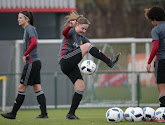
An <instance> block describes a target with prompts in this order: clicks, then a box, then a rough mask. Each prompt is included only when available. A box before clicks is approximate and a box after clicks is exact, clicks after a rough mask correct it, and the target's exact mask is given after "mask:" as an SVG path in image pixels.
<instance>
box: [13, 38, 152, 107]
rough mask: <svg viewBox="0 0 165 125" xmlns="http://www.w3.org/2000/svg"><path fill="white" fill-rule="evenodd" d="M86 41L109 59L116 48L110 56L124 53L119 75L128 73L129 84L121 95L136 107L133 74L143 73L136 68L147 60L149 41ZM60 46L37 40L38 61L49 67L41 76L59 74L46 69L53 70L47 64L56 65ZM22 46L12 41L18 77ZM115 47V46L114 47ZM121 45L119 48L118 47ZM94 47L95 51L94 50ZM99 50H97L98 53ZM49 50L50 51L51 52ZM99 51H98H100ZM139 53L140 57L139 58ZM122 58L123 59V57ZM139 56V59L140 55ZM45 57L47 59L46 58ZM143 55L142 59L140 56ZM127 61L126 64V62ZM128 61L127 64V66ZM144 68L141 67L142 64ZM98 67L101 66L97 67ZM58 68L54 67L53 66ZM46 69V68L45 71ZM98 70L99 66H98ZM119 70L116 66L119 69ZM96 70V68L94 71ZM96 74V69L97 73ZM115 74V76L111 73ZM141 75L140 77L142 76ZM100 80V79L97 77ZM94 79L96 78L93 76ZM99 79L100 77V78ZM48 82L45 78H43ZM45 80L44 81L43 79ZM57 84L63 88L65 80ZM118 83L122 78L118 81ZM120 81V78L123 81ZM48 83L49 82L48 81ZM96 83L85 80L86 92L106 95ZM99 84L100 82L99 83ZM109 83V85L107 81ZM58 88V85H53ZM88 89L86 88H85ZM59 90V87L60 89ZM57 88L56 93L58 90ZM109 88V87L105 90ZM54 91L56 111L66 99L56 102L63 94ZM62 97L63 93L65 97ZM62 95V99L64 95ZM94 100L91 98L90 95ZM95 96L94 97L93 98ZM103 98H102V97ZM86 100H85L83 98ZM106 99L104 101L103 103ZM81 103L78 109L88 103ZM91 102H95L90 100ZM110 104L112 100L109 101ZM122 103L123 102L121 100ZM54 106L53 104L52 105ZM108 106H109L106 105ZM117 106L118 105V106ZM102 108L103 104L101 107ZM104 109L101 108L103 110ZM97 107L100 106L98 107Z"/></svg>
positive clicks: (106, 39)
mask: <svg viewBox="0 0 165 125" xmlns="http://www.w3.org/2000/svg"><path fill="white" fill-rule="evenodd" d="M89 40H90V42H91V43H92V44H94V45H98V46H99V47H100V46H101V47H100V48H102V51H103V52H104V51H105V52H106V50H108V52H110V54H111V55H112V53H113V49H114V48H113V47H116V48H115V49H114V50H115V51H114V53H117V52H120V50H122V49H123V50H125V51H123V50H122V51H123V53H122V57H123V58H124V61H127V62H124V61H123V60H122V61H121V63H122V66H123V67H124V68H123V67H122V69H124V70H123V71H127V70H128V71H130V72H131V73H127V76H126V77H128V78H127V79H128V80H129V84H128V83H127V84H128V87H127V88H126V90H128V89H129V92H128V93H125V95H126V96H129V97H128V98H129V100H128V101H129V104H130V105H133V106H135V105H136V103H137V101H136V96H137V95H136V73H137V71H144V68H143V70H141V69H137V67H138V66H137V64H141V63H143V62H141V60H145V61H146V60H147V59H148V57H149V53H150V46H151V42H152V39H151V38H103V39H89ZM61 42H62V39H39V40H38V43H39V47H38V48H39V51H40V52H43V53H41V54H40V53H39V54H40V55H41V56H40V57H41V58H42V60H44V61H45V60H48V61H47V62H46V63H45V64H47V65H46V66H47V67H49V68H48V69H49V70H47V69H44V70H43V72H45V71H46V72H47V71H52V72H58V71H59V69H60V68H59V67H58V68H56V69H57V70H56V69H55V68H54V69H55V70H52V69H53V68H52V69H51V68H50V67H51V66H54V65H52V63H49V61H53V62H55V61H56V63H54V64H57V62H58V61H57V60H58V57H57V56H58V52H57V50H59V48H60V44H61ZM22 44H23V41H22V40H16V41H15V73H16V74H18V73H20V72H21V71H20V69H21V59H22V58H21V55H22V53H21V52H22V51H21V46H22ZM141 44H142V47H141V46H140V47H141V49H143V52H141V51H140V52H139V51H138V49H137V48H138V47H139V45H141ZM115 45H116V46H115ZM122 45H123V47H121V46H122ZM98 46H97V47H98ZM100 48H99V49H100ZM116 49H118V50H117V51H116ZM52 50H53V51H52ZM100 50H101V49H100ZM126 50H128V51H126ZM52 52H54V53H52ZM124 52H126V53H124ZM141 53H142V54H141ZM124 54H125V55H124ZM140 54H141V55H140ZM48 55H49V56H48ZM52 55H53V56H54V57H55V58H56V57H57V58H56V59H54V60H52ZM144 55H145V56H144ZM137 56H143V58H142V59H141V60H140V61H139V60H136V57H137ZM54 57H53V58H54ZM112 57H113V55H112ZM48 58H51V59H48ZM89 58H91V57H90V56H89ZM123 58H122V59H123ZM129 59H130V60H131V61H130V60H129ZM129 61H130V62H129ZM137 61H138V63H137ZM48 64H50V65H48ZM96 64H97V66H99V65H100V62H99V60H98V62H96ZM143 64H144V63H143ZM101 65H102V64H101ZM57 66H58V65H57ZM140 66H141V65H140ZM47 67H46V68H47ZM100 67H101V66H100ZM119 67H120V66H119ZM143 67H144V65H143ZM97 68H98V67H97ZM99 70H100V69H99ZM113 71H114V70H112V72H113ZM117 71H121V70H120V68H118V70H117ZM104 74H106V73H104ZM114 74H115V73H114ZM120 74H122V73H120ZM142 75H143V74H142ZM94 76H95V75H93V77H94ZM99 76H100V75H99ZM104 76H105V75H104ZM115 76H116V77H115V78H116V79H117V78H121V77H125V75H115ZM144 76H145V75H143V77H144ZM19 77H20V76H18V75H16V76H15V78H16V84H15V86H16V87H15V88H17V87H18V84H19ZM61 77H62V75H61ZM96 77H97V76H96ZM100 77H101V76H100ZM107 77H109V75H107ZM47 78H48V77H47ZM45 79H46V78H45ZM59 79H60V80H61V81H60V82H62V84H64V85H65V81H66V80H65V79H62V78H59ZM121 79H122V78H121ZM123 79H124V78H123ZM49 80H50V79H49ZM113 80H115V79H113ZM145 80H149V79H148V77H146V79H145ZM100 81H101V79H100ZM100 81H97V82H95V81H93V80H92V79H91V77H88V78H87V83H88V85H87V90H91V91H97V92H98V93H96V94H100V93H101V94H102V92H104V93H105V92H106V91H104V90H103V89H102V88H101V89H100V88H98V83H100ZM102 81H103V80H102ZM111 82H112V81H111ZM146 83H150V81H148V82H146ZM57 84H58V83H57ZM62 84H61V86H62ZM106 85H107V84H106V82H105V83H104V86H105V87H106ZM124 85H126V84H124V81H123V86H124ZM65 86H66V87H67V86H69V85H68V84H66V85H65ZM148 86H149V84H148ZM46 87H47V88H48V87H49V86H46ZM88 87H89V88H88ZM90 87H95V88H97V90H93V89H92V88H90ZM57 88H58V89H59V88H60V85H59V84H58V87H57ZM57 88H56V89H57ZM61 88H62V87H61ZM61 88H60V89H61ZM109 88H110V87H109ZM49 89H52V86H50V88H49ZM60 89H59V90H56V91H58V94H57V95H58V100H56V101H55V102H56V103H55V104H56V105H57V107H60V105H61V106H64V105H65V104H67V103H63V102H65V100H68V99H65V100H64V99H63V100H62V99H61V100H60V95H62V96H63V94H61V93H60V92H61V90H60ZM106 90H107V91H108V89H106ZM15 91H17V90H15ZM70 91H72V90H68V91H67V92H68V93H70ZM91 91H86V93H87V92H89V93H88V94H87V95H90V93H91ZM47 93H49V91H48V92H47ZM65 94H66V93H65ZM65 94H64V95H65ZM94 96H95V95H94ZM96 96H97V95H96ZM103 96H104V95H103ZM48 97H51V96H48ZM88 97H89V99H91V101H92V99H93V97H92V95H90V96H88ZM95 98H96V97H94V99H95ZM107 98H108V97H107V96H105V97H104V98H103V99H102V96H99V97H98V99H100V100H103V101H104V100H105V103H106V101H107V100H108V99H107ZM85 99H86V98H84V100H85ZM87 99H88V98H87ZM106 99H107V100H106ZM51 100H52V99H50V102H51ZM59 100H60V101H61V103H60V104H58V103H57V101H59ZM84 100H83V103H82V105H81V106H86V105H87V104H88V101H86V100H85V101H84ZM94 101H95V100H94ZM112 101H113V100H112ZM124 101H125V100H124ZM53 102H54V101H53ZM100 102H102V101H100ZM108 103H109V102H108ZM119 103H120V104H121V105H123V106H125V105H128V104H125V103H123V100H122V101H121V102H119ZM52 104H54V103H52V102H51V103H50V105H49V106H51V105H52ZM120 104H119V105H120ZM105 105H106V104H105ZM105 105H104V106H105ZM87 106H89V105H87ZM92 106H93V107H94V105H93V104H92ZM99 106H100V105H99Z"/></svg>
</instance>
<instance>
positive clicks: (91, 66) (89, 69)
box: [81, 60, 96, 75]
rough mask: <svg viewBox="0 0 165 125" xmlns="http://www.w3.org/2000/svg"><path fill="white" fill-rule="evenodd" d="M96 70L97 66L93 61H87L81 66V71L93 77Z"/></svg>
mask: <svg viewBox="0 0 165 125" xmlns="http://www.w3.org/2000/svg"><path fill="white" fill-rule="evenodd" d="M95 70H96V64H95V63H94V62H93V61H92V60H85V61H83V62H82V64H81V71H82V73H84V74H86V75H91V74H92V73H94V72H95Z"/></svg>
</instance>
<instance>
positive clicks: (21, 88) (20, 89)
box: [18, 84, 27, 92]
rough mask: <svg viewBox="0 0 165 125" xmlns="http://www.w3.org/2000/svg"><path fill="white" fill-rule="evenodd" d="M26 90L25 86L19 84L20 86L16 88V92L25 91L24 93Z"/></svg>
mask: <svg viewBox="0 0 165 125" xmlns="http://www.w3.org/2000/svg"><path fill="white" fill-rule="evenodd" d="M26 88H27V86H25V85H23V84H20V85H19V86H18V91H19V92H25V91H26Z"/></svg>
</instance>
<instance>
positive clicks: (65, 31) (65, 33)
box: [62, 26, 72, 38]
mask: <svg viewBox="0 0 165 125" xmlns="http://www.w3.org/2000/svg"><path fill="white" fill-rule="evenodd" d="M71 28H72V27H70V26H67V27H66V28H65V29H64V30H63V31H62V35H63V36H65V37H66V38H68V37H69V34H70V32H69V31H70V29H71Z"/></svg>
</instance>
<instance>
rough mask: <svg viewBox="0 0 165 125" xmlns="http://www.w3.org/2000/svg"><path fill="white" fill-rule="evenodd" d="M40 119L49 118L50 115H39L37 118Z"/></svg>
mask: <svg viewBox="0 0 165 125" xmlns="http://www.w3.org/2000/svg"><path fill="white" fill-rule="evenodd" d="M39 118H48V115H47V114H46V115H39V116H37V117H36V119H39Z"/></svg>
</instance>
